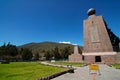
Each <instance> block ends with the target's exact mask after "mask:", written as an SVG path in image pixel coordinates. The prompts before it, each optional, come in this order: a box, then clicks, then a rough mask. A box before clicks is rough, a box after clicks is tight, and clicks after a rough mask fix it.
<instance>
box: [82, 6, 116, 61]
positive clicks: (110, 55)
mask: <svg viewBox="0 0 120 80" xmlns="http://www.w3.org/2000/svg"><path fill="white" fill-rule="evenodd" d="M95 13H96V11H95V9H93V8H91V9H89V10H88V12H87V14H88V19H86V20H84V50H83V54H82V55H83V56H84V58H83V59H84V61H86V62H88V63H95V62H101V63H102V62H103V63H113V62H115V57H116V54H117V53H116V52H114V47H113V44H112V40H111V37H110V36H111V34H109V33H110V31H109V29H108V27H107V25H106V23H105V21H104V19H103V17H102V16H96V15H95ZM114 37H115V36H114Z"/></svg>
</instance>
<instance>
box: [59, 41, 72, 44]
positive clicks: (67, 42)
mask: <svg viewBox="0 0 120 80" xmlns="http://www.w3.org/2000/svg"><path fill="white" fill-rule="evenodd" d="M59 43H63V44H71V42H69V41H60V42H59Z"/></svg>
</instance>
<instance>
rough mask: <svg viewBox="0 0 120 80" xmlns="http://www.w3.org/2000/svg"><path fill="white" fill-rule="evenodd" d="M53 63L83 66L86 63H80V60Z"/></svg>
mask: <svg viewBox="0 0 120 80" xmlns="http://www.w3.org/2000/svg"><path fill="white" fill-rule="evenodd" d="M52 64H59V65H72V66H77V67H81V66H83V65H84V63H79V62H62V61H56V62H52Z"/></svg>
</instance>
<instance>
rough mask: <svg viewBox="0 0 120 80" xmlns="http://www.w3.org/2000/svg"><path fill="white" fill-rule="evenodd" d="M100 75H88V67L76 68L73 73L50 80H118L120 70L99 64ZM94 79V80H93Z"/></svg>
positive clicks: (119, 78)
mask: <svg viewBox="0 0 120 80" xmlns="http://www.w3.org/2000/svg"><path fill="white" fill-rule="evenodd" d="M99 68H100V73H101V75H99V74H97V75H95V74H94V75H92V74H89V66H85V67H77V68H76V70H75V73H67V74H64V75H61V76H59V77H56V78H54V79H52V80H120V70H119V69H115V68H113V67H109V66H107V65H104V64H99ZM93 77H94V78H95V77H96V78H95V79H94V78H93Z"/></svg>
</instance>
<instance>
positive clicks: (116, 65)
mask: <svg viewBox="0 0 120 80" xmlns="http://www.w3.org/2000/svg"><path fill="white" fill-rule="evenodd" d="M111 66H113V67H115V68H116V69H120V64H112V65H111Z"/></svg>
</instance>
